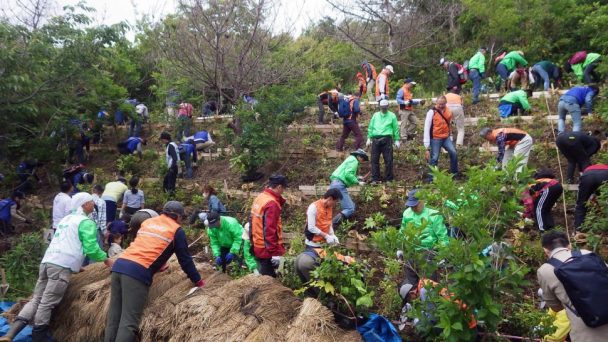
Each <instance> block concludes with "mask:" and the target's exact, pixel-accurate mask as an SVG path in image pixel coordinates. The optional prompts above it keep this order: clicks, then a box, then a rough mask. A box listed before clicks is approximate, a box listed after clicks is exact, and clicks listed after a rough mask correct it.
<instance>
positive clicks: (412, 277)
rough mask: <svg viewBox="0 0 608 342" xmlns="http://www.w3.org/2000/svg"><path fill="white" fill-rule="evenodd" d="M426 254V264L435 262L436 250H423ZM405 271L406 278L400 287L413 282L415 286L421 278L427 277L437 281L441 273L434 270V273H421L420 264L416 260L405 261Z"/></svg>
mask: <svg viewBox="0 0 608 342" xmlns="http://www.w3.org/2000/svg"><path fill="white" fill-rule="evenodd" d="M421 253H422V254H423V255H424V261H423V262H425V263H426V264H431V263H433V259H434V257H435V252H434V251H432V250H425V251H422V252H421ZM403 271H404V274H405V279H404V280H403V282H402V283H401V285H400V287H401V286H403V285H405V284H412V285H414V287H416V285H418V282H419V281H420V278H427V279H431V280H433V281H437V280H438V279H439V274H438V273H437V272H433V273H432V274H421V270H420V265H419V263H418V262H416V261H415V260H408V261H406V262H405V266H404V267H403Z"/></svg>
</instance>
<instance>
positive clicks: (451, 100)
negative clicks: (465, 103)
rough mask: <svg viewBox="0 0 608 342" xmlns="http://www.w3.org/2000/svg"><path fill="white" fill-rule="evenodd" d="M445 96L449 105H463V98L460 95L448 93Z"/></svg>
mask: <svg viewBox="0 0 608 342" xmlns="http://www.w3.org/2000/svg"><path fill="white" fill-rule="evenodd" d="M444 96H445V99H446V100H447V104H448V105H462V97H461V96H460V95H458V94H454V93H447V94H445V95H444Z"/></svg>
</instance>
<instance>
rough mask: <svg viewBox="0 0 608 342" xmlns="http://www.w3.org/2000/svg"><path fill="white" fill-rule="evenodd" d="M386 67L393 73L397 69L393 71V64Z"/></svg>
mask: <svg viewBox="0 0 608 342" xmlns="http://www.w3.org/2000/svg"><path fill="white" fill-rule="evenodd" d="M384 69H386V70H388V71H390V72H391V74H393V73H395V71H393V66H392V65H387V66H385V67H384Z"/></svg>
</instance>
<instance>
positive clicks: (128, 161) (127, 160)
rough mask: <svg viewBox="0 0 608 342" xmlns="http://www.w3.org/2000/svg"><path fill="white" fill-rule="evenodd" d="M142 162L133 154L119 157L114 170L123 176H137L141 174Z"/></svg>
mask: <svg viewBox="0 0 608 342" xmlns="http://www.w3.org/2000/svg"><path fill="white" fill-rule="evenodd" d="M141 166H142V162H141V160H140V159H139V157H137V156H136V155H134V154H126V155H121V156H120V157H118V159H117V160H116V168H117V169H118V171H122V172H124V173H125V174H131V175H139V174H141V171H142V170H141Z"/></svg>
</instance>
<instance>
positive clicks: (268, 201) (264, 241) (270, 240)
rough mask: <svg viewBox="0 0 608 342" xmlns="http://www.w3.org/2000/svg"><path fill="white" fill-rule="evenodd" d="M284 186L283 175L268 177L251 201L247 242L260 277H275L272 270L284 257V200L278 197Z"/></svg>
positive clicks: (285, 182) (285, 184)
mask: <svg viewBox="0 0 608 342" xmlns="http://www.w3.org/2000/svg"><path fill="white" fill-rule="evenodd" d="M286 187H287V178H285V176H283V175H272V176H270V178H269V180H268V187H267V188H266V189H264V191H263V192H262V193H261V194H259V195H258V197H256V199H255V200H254V201H253V205H252V207H251V216H250V218H249V222H250V227H251V228H250V231H249V236H250V239H249V240H250V241H251V246H252V248H253V255H254V256H255V258H256V259H257V262H258V271H259V272H260V274H261V275H268V276H271V277H275V278H276V276H277V274H276V272H275V268H277V267H278V266H279V263H280V260H281V256H282V255H283V254H285V246H283V225H282V222H281V211H282V209H283V205H284V204H285V199H284V198H283V197H282V196H281V195H282V194H283V191H285V188H286Z"/></svg>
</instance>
